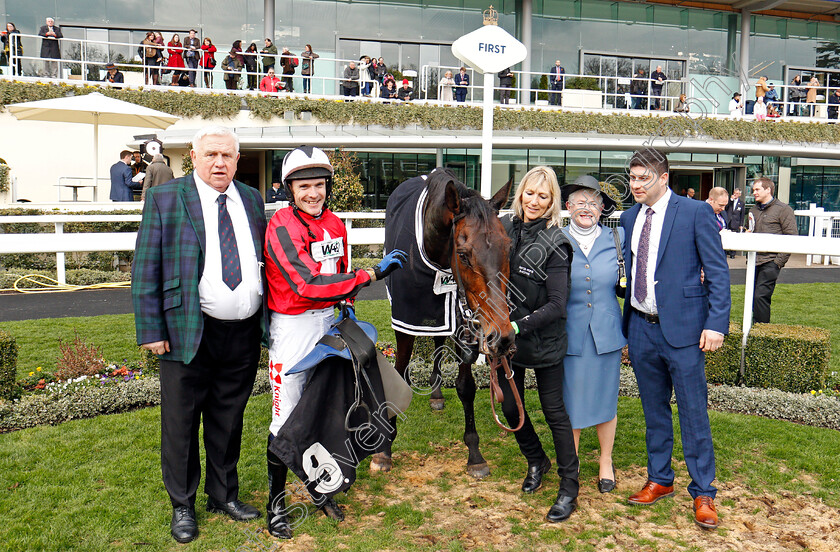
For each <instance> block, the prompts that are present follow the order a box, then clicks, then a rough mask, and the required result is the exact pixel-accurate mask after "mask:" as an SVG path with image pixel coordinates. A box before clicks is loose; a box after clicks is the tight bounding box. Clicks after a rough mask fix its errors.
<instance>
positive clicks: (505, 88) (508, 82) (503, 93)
mask: <svg viewBox="0 0 840 552" xmlns="http://www.w3.org/2000/svg"><path fill="white" fill-rule="evenodd" d="M499 88H500V90H499V103H501V104H502V105H507V104H509V103H510V89H511V88H513V71H511V70H510V67H508V68H507V69H502V70H501V71H499Z"/></svg>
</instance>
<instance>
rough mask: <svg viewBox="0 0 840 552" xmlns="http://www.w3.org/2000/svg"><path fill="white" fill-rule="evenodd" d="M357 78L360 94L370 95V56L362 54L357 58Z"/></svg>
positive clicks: (371, 84) (371, 77)
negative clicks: (360, 87)
mask: <svg viewBox="0 0 840 552" xmlns="http://www.w3.org/2000/svg"><path fill="white" fill-rule="evenodd" d="M359 79H360V80H361V86H362V91H361V94H362V96H367V97H370V91H371V89H372V88H373V76H372V75H371V64H370V56H362V57H360V58H359Z"/></svg>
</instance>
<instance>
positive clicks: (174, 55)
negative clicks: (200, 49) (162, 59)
mask: <svg viewBox="0 0 840 552" xmlns="http://www.w3.org/2000/svg"><path fill="white" fill-rule="evenodd" d="M166 47H167V50H166V51H167V53H168V54H169V61H167V62H166V66H167V67H169V69H170V70H171V71H172V83H171V85H172V86H177V85H178V81H179V80H180V77H181V72H182V71H181V69H183V68H185V67H186V65H184V45H183V44H181V37H180V36H178V34H177V33H175V34H174V35H172V40H170V41H169V42H168V43H167V44H166Z"/></svg>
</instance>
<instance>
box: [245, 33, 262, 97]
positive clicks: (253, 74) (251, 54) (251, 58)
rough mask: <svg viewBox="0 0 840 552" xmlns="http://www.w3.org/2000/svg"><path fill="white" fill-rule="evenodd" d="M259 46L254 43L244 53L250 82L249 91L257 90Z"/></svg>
mask: <svg viewBox="0 0 840 552" xmlns="http://www.w3.org/2000/svg"><path fill="white" fill-rule="evenodd" d="M258 53H259V52H257V45H256V44H255V43H254V42H252V43H251V44H250V45H249V46H248V49H246V50H245V51H244V52H243V53H242V57H243V59H244V60H245V74H246V75H247V80H248V90H256V89H257V55H258Z"/></svg>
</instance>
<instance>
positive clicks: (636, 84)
mask: <svg viewBox="0 0 840 552" xmlns="http://www.w3.org/2000/svg"><path fill="white" fill-rule="evenodd" d="M647 91H648V80H647V77H645V70H644V69H642V68H641V67H639V70H638V71H637V72H636V76H635V77H633V80H632V82H631V83H630V95H631V96H632V97H633V100H632V102H631V108H632V109H645V108H646V107H647V98H646V96H647Z"/></svg>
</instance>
